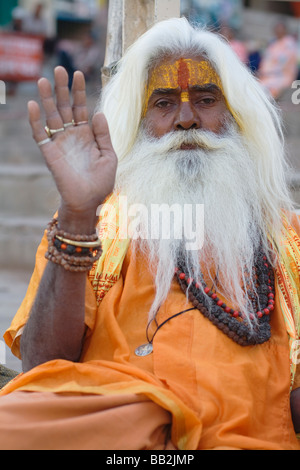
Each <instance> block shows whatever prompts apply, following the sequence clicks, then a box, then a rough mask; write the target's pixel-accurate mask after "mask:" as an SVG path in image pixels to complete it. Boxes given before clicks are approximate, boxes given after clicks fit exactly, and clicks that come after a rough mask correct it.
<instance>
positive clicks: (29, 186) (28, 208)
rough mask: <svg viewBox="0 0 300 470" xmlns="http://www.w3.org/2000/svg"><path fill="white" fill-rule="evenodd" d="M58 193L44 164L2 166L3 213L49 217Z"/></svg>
mask: <svg viewBox="0 0 300 470" xmlns="http://www.w3.org/2000/svg"><path fill="white" fill-rule="evenodd" d="M58 203H59V197H58V192H57V190H56V187H55V184H54V181H53V179H52V176H51V174H50V173H49V171H48V169H47V168H46V166H44V165H28V166H24V165H0V213H2V214H7V215H13V216H16V217H26V216H28V217H32V216H33V217H34V216H43V217H49V216H50V215H51V214H53V212H55V211H56V209H57V207H58Z"/></svg>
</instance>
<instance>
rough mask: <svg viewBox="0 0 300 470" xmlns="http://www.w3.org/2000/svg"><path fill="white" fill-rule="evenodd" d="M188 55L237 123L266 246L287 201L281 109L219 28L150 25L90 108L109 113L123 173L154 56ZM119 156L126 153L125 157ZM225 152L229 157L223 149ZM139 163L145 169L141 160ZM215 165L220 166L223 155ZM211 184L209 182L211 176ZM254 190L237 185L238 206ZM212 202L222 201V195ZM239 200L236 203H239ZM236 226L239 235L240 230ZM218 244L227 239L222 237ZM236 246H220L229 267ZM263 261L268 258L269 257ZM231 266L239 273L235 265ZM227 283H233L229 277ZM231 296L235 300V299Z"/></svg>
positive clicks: (175, 23) (183, 21)
mask: <svg viewBox="0 0 300 470" xmlns="http://www.w3.org/2000/svg"><path fill="white" fill-rule="evenodd" d="M191 55H193V56H204V57H206V58H207V60H209V62H210V63H211V65H212V66H213V67H214V68H215V70H216V72H217V73H218V75H219V77H220V79H221V83H222V88H223V91H224V95H225V99H226V101H227V104H228V108H229V109H230V111H231V112H232V115H233V117H234V118H235V120H236V122H237V124H238V129H239V131H238V132H239V134H240V137H241V139H242V143H241V146H240V149H242V150H241V151H242V152H243V154H242V156H240V167H241V168H242V166H243V158H245V159H247V158H248V159H250V160H251V165H252V167H251V168H253V171H252V170H251V171H252V173H251V174H252V182H253V186H255V190H254V192H253V193H252V195H253V199H255V203H254V206H255V207H256V208H257V212H259V214H255V216H256V219H255V225H256V228H257V229H258V232H257V233H259V232H262V241H263V244H264V247H263V248H264V249H265V251H266V252H267V251H268V249H269V247H268V235H270V236H271V237H273V240H274V241H275V243H278V239H279V236H280V231H281V228H282V218H281V213H280V211H281V209H283V210H286V211H290V210H291V208H292V206H293V204H292V201H291V198H290V195H289V189H288V184H287V181H286V175H287V169H288V165H287V161H286V158H285V151H284V138H283V132H282V123H281V116H280V112H279V110H278V108H277V107H276V105H275V104H274V103H273V102H272V101H271V99H270V98H269V97H268V96H267V94H266V93H265V91H264V90H263V88H262V86H261V85H260V84H259V82H258V80H257V79H256V78H255V77H254V76H253V75H252V74H251V73H250V72H249V70H248V68H247V67H246V66H245V65H244V64H242V63H241V61H240V60H239V59H238V57H237V56H236V54H235V53H234V52H233V51H232V49H231V47H230V46H229V45H228V43H227V42H226V40H225V39H223V38H222V37H220V36H219V35H217V34H215V33H212V32H209V31H207V30H204V29H202V28H201V29H200V28H199V29H197V28H195V27H193V26H191V25H190V24H189V23H188V21H187V20H186V19H185V18H181V19H172V20H167V21H163V22H160V23H158V24H156V25H155V26H153V28H151V29H150V30H149V31H148V32H146V33H145V34H144V35H143V36H141V37H140V38H139V40H138V41H137V42H136V43H135V44H133V45H132V46H131V47H130V48H129V50H128V51H127V52H126V54H125V55H124V57H123V58H122V60H121V61H120V63H119V65H118V71H117V73H116V75H115V76H114V77H112V79H111V81H110V82H109V84H108V85H106V86H105V87H104V89H103V91H102V96H101V99H100V101H99V104H98V106H97V109H96V111H102V112H104V114H105V115H106V118H107V120H108V124H109V127H110V132H111V137H112V143H113V146H114V148H115V151H116V153H117V156H118V158H119V166H120V174H121V175H123V176H124V177H125V174H126V173H127V175H130V173H131V172H132V170H133V168H132V167H131V168H130V160H131V159H132V152H133V154H135V153H136V148H135V145H136V142H138V136H139V135H140V130H141V123H142V114H143V108H144V100H145V91H146V86H147V80H148V74H149V71H150V70H151V68H152V67H153V65H154V64H156V63H157V61H159V60H160V59H162V58H164V57H166V56H174V57H177V58H179V57H185V56H191ZM243 149H244V150H243ZM126 156H128V160H129V161H128V164H127V161H126ZM228 158H229V159H230V158H231V157H230V155H228ZM232 163H233V166H232V174H235V169H234V162H232ZM128 165H129V166H128ZM224 165H226V161H224ZM122 168H123V169H122ZM128 168H129V169H130V171H129V170H128ZM143 168H144V171H145V167H143ZM245 168H246V167H245ZM249 168H250V167H249ZM126 169H127V170H126ZM218 169H220V171H221V169H222V161H221V163H220V165H219V166H218ZM141 171H142V168H141ZM228 171H229V170H228ZM228 171H227V173H228ZM243 171H244V170H242V172H240V175H241V177H244V178H247V176H246V175H245V171H244V174H243ZM247 171H248V170H247ZM249 171H250V170H249ZM225 173H226V172H225ZM227 176H228V177H227V181H229V182H230V175H227ZM237 177H238V176H237ZM128 178H129V177H128ZM128 181H129V179H128ZM128 181H127V182H128ZM200 184H201V183H200V180H199V185H200ZM232 184H234V181H232ZM125 186H126V184H125ZM210 187H211V188H213V182H212V185H211V186H210ZM253 189H254V188H252V189H251V188H250V187H249V191H248V193H247V192H245V191H244V194H243V200H244V202H245V204H244V207H245V208H246V207H247V194H248V199H249V197H251V191H253ZM242 190H243V188H242V185H241V191H242ZM225 193H226V192H225ZM225 193H224V194H225ZM254 193H255V194H254ZM212 194H213V192H212ZM212 199H213V196H212ZM229 199H230V198H229ZM241 199H242V197H241ZM237 200H238V194H236V202H237ZM219 202H220V206H221V203H222V201H219ZM228 204H230V201H228ZM238 207H239V206H238V205H237V206H236V208H237V210H236V214H238ZM241 207H242V204H241V205H240V209H241ZM249 208H250V209H251V201H249V205H248V209H249ZM223 209H224V210H223ZM222 210H223V212H224V211H225V214H226V213H228V216H229V213H230V211H229V210H228V211H226V208H224V207H223V208H222ZM250 212H251V210H250ZM251 217H252V216H249V218H248V219H247V220H248V222H249V223H251V221H252V219H251ZM253 220H254V219H253ZM224 222H225V221H224ZM232 223H239V221H238V220H236V218H235V220H233V221H232ZM212 225H213V224H212ZM243 233H244V234H245V230H244V232H243ZM221 238H222V237H221ZM243 240H244V241H245V240H247V236H246V234H245V236H244V237H243V236H241V241H243ZM219 241H220V240H219ZM221 242H222V240H221ZM233 244H234V232H232V237H231V240H230V241H229V242H228V243H227V247H228V246H229V248H230V246H231V247H233ZM224 245H226V242H225V240H224ZM240 246H242V243H241V245H240ZM237 251H238V250H237ZM241 251H242V250H241V249H240V251H239V253H240V254H241V255H242V253H241ZM220 253H221V252H220ZM233 253H234V249H233V248H232V254H233ZM239 253H236V256H235V257H232V259H231V261H230V257H231V256H230V253H227V255H226V256H225V258H224V260H223V261H224V263H225V261H226V259H227V260H229V261H228V265H229V266H230V265H232V263H234V262H235V261H237V262H238V256H239ZM223 254H224V250H223ZM250 255H251V256H250ZM253 256H254V254H253V252H251V249H249V259H250V258H251V260H252V261H253ZM233 258H234V259H233ZM270 260H271V261H273V262H275V258H272V259H270ZM240 262H241V261H240ZM230 263H231V264H230ZM166 264H167V263H166ZM166 264H165V266H166ZM249 264H250V265H251V263H249ZM248 267H249V265H248ZM241 268H242V267H241ZM235 271H236V273H238V267H237V268H236V269H235ZM160 275H162V274H160ZM171 277H172V272H171V271H170V273H169V280H168V282H167V285H166V288H165V289H164V293H163V294H161V295H160V300H162V299H163V298H165V295H166V293H167V289H168V286H169V285H170V281H171ZM231 281H232V279H231ZM159 282H160V279H158V277H157V279H156V286H157V288H158V289H159ZM233 284H235V285H237V283H236V282H235V281H233ZM234 290H235V291H236V290H237V289H236V288H235V289H234ZM238 300H239V301H241V299H240V298H239V299H238ZM158 303H159V301H158V299H157V304H158Z"/></svg>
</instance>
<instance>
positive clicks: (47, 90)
mask: <svg viewBox="0 0 300 470" xmlns="http://www.w3.org/2000/svg"><path fill="white" fill-rule="evenodd" d="M38 88H39V93H40V97H41V101H42V105H43V108H44V110H45V114H46V121H47V125H48V127H49V128H50V129H61V128H62V127H63V124H64V123H63V120H62V118H61V116H60V114H59V112H58V110H57V107H56V104H55V101H54V98H53V93H52V88H51V84H50V82H49V80H47V79H46V78H41V79H40V80H39V81H38Z"/></svg>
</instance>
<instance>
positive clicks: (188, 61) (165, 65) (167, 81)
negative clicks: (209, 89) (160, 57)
mask: <svg viewBox="0 0 300 470" xmlns="http://www.w3.org/2000/svg"><path fill="white" fill-rule="evenodd" d="M156 83H157V84H158V85H160V88H178V86H179V87H180V88H182V89H183V90H185V89H187V88H188V86H193V85H207V84H210V83H212V84H215V85H217V86H219V88H221V80H220V78H219V76H218V74H217V72H216V71H215V70H214V68H213V67H212V66H211V64H210V63H209V62H208V61H207V60H205V59H204V58H199V59H193V58H183V57H182V58H179V59H177V60H173V61H171V60H168V61H163V62H161V63H159V64H158V65H157V66H156V67H155V68H154V69H153V70H152V72H151V73H150V80H149V85H150V86H151V84H152V85H154V84H156Z"/></svg>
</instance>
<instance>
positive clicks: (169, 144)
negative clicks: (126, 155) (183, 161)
mask: <svg viewBox="0 0 300 470" xmlns="http://www.w3.org/2000/svg"><path fill="white" fill-rule="evenodd" d="M233 132H234V134H235V139H236V138H237V134H236V130H235V129H233V128H232V126H230V127H229V128H228V129H226V131H224V132H223V133H222V134H215V133H214V132H210V131H203V130H201V129H189V130H185V131H184V130H180V131H173V132H170V133H169V134H166V135H164V136H163V137H161V138H155V137H152V136H150V135H149V134H148V133H145V134H146V135H145V134H144V136H143V137H144V138H146V139H147V141H148V143H149V144H150V145H151V148H152V150H153V151H154V152H155V153H156V152H158V153H162V154H165V153H168V152H171V151H174V150H182V149H187V150H197V149H200V150H204V151H208V152H209V151H216V150H222V149H224V148H226V149H228V146H229V148H230V147H231V145H232V134H233Z"/></svg>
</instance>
